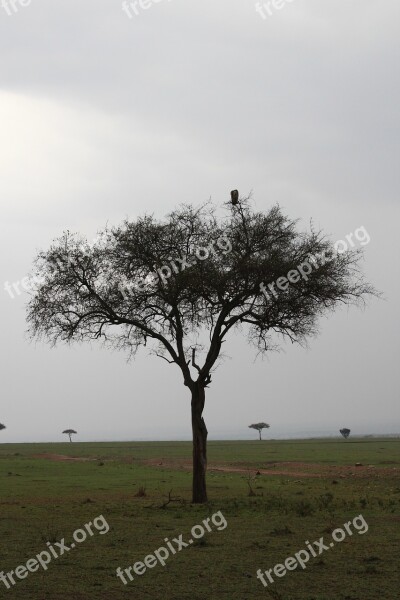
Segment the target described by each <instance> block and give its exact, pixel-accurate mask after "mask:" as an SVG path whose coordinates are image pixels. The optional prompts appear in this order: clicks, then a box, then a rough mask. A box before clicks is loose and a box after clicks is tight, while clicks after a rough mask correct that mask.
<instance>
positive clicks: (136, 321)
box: [28, 195, 374, 503]
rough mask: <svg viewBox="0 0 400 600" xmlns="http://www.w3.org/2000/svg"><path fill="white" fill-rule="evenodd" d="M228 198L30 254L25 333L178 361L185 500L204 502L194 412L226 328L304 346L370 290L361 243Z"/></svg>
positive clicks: (265, 346) (259, 342)
mask: <svg viewBox="0 0 400 600" xmlns="http://www.w3.org/2000/svg"><path fill="white" fill-rule="evenodd" d="M235 202H236V195H234V197H233V203H231V202H229V203H228V204H227V207H226V210H227V213H228V214H227V215H226V216H222V217H221V218H218V217H217V215H216V212H215V211H216V207H215V208H214V207H213V206H212V205H210V204H208V205H205V206H203V207H200V208H196V207H192V206H186V205H185V206H181V207H179V208H178V209H177V210H175V211H174V212H172V213H171V214H170V215H168V217H167V218H166V219H164V220H162V221H158V220H156V219H155V218H154V217H153V216H151V215H148V216H144V217H142V218H138V219H135V220H132V221H125V222H124V223H122V225H121V226H119V227H115V228H113V229H111V230H110V229H105V230H104V231H103V232H102V233H101V234H100V235H99V236H98V240H97V241H96V243H95V244H88V243H87V242H86V241H85V240H84V239H83V238H81V237H80V236H77V235H74V234H71V233H69V232H66V233H65V234H64V235H63V236H62V237H61V238H59V239H58V240H56V241H55V242H54V243H53V244H52V245H51V246H50V247H49V248H48V249H47V250H46V251H43V252H41V253H40V254H39V255H38V258H37V260H36V263H35V269H34V273H33V282H34V287H35V288H36V289H35V290H34V293H32V296H31V300H30V302H29V306H28V323H29V330H30V333H31V335H32V337H35V338H40V337H43V338H45V339H46V340H48V341H49V342H51V343H53V344H58V343H60V342H66V343H70V342H73V341H75V342H80V341H81V342H90V341H91V340H101V341H103V342H104V343H105V344H106V345H108V346H110V347H112V348H116V349H120V350H125V351H126V352H127V354H128V355H129V356H131V357H133V356H134V355H135V353H136V352H137V350H138V349H139V348H140V347H146V348H147V349H149V350H150V351H151V352H153V353H154V354H156V355H157V356H160V357H161V358H163V359H164V360H166V361H167V362H168V363H169V364H172V365H173V366H174V368H175V367H177V368H178V369H179V373H180V376H181V378H182V382H183V384H184V385H185V386H186V387H187V388H188V390H189V392H190V400H191V402H190V405H191V417H192V432H193V496H192V498H193V502H194V503H204V502H207V491H206V471H207V435H208V431H207V427H206V424H205V421H204V418H203V411H204V407H205V399H206V388H208V387H209V386H210V384H211V383H212V377H213V374H214V371H215V369H216V367H217V365H218V363H219V360H220V359H221V358H222V355H221V353H222V349H223V347H224V343H225V341H226V339H227V337H228V335H229V334H231V333H232V332H233V331H234V330H235V329H239V330H245V331H246V330H247V333H248V336H249V340H250V342H252V343H253V344H254V346H255V347H256V349H257V350H258V351H259V353H262V354H263V353H266V352H269V351H270V350H272V349H274V348H276V338H275V336H276V335H277V336H281V337H282V338H287V339H288V340H290V341H291V342H292V343H294V342H297V343H300V344H302V343H305V341H306V340H307V339H308V338H309V337H311V336H313V335H315V333H316V332H317V324H318V320H319V317H321V316H323V315H324V314H326V313H330V312H332V311H333V310H334V309H335V308H336V307H338V306H343V305H349V304H353V303H357V302H362V301H363V300H364V299H365V297H366V296H368V295H370V294H374V288H373V287H372V286H371V285H369V284H368V283H366V282H365V281H364V279H363V277H362V274H361V273H360V271H359V260H360V259H361V254H362V248H361V249H360V250H357V249H354V250H348V251H345V252H343V251H342V252H339V251H338V250H337V249H336V248H335V245H334V244H333V243H332V242H331V241H330V240H328V239H327V238H326V237H325V236H324V235H323V234H322V233H321V232H319V231H314V230H313V229H312V230H311V231H310V232H300V231H298V230H297V222H296V221H294V220H292V219H289V218H288V217H287V216H285V215H284V214H283V212H282V211H281V209H280V208H279V206H273V207H272V208H270V209H269V210H268V211H266V212H258V211H255V210H253V208H252V206H251V205H250V203H249V201H248V199H246V198H241V199H240V201H239V202H238V203H237V204H235ZM308 261H311V263H310V262H308ZM286 275H287V277H286ZM266 286H267V287H266ZM276 286H277V287H276ZM160 394H162V396H163V400H165V402H171V401H172V397H173V394H170V393H168V391H167V390H161V389H160ZM241 401H242V402H243V399H242V400H241ZM154 418H155V421H157V419H159V415H157V414H155V415H154Z"/></svg>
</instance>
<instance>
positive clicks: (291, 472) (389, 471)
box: [141, 458, 400, 479]
mask: <svg viewBox="0 0 400 600" xmlns="http://www.w3.org/2000/svg"><path fill="white" fill-rule="evenodd" d="M141 463H142V464H143V465H148V466H151V467H164V468H167V469H174V470H180V469H183V470H185V471H186V470H191V469H192V462H191V460H188V459H176V460H170V459H156V458H152V459H148V460H142V461H141ZM208 471H211V472H217V473H218V472H220V473H238V474H242V475H248V474H249V473H250V475H256V474H257V473H259V474H260V475H280V476H283V477H296V478H297V479H299V478H302V477H313V478H316V477H317V478H329V477H332V478H333V479H335V478H346V477H371V476H373V477H394V476H396V475H397V476H398V475H399V474H400V468H398V467H376V466H374V465H358V466H356V465H340V466H338V465H324V464H318V463H302V462H272V463H268V465H267V467H266V468H260V469H258V470H257V469H255V468H254V467H248V466H246V465H242V466H231V465H225V464H215V463H210V464H209V465H208Z"/></svg>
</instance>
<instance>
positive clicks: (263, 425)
mask: <svg viewBox="0 0 400 600" xmlns="http://www.w3.org/2000/svg"><path fill="white" fill-rule="evenodd" d="M249 427H250V429H256V430H257V431H258V433H259V435H260V440H261V439H262V438H261V432H262V430H263V429H269V427H270V426H269V425H268V423H264V422H262V423H253V424H252V425H249Z"/></svg>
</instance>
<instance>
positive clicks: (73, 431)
mask: <svg viewBox="0 0 400 600" xmlns="http://www.w3.org/2000/svg"><path fill="white" fill-rule="evenodd" d="M63 433H66V434H67V435H68V437H69V441H70V442H72V437H71V436H72V435H73V434H74V433H77V432H76V431H75V430H74V429H65V430H64V431H63Z"/></svg>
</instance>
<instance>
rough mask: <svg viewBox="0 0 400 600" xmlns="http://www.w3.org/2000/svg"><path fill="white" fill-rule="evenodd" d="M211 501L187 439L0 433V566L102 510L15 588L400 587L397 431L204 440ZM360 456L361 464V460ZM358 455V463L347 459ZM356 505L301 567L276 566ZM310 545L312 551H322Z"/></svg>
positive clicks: (156, 594)
mask: <svg viewBox="0 0 400 600" xmlns="http://www.w3.org/2000/svg"><path fill="white" fill-rule="evenodd" d="M208 459H209V471H208V495H209V503H208V504H207V505H204V506H201V505H192V504H191V503H190V499H191V443H190V442H124V443H117V442H115V443H114V442H105V443H79V442H75V441H74V442H73V443H62V444H61V443H60V444H2V445H0V477H1V481H2V484H1V494H0V504H1V511H0V540H1V554H0V556H1V564H0V570H1V571H4V572H9V571H11V570H15V569H16V568H17V567H18V566H19V565H26V563H27V561H28V560H29V559H32V558H35V556H37V555H38V554H39V553H40V552H42V551H46V550H48V549H49V546H48V545H47V542H50V544H52V545H53V546H55V547H56V548H57V545H56V542H60V541H61V540H62V538H65V544H67V545H70V544H71V539H72V533H73V532H74V531H75V530H77V529H81V528H82V527H83V526H84V525H85V524H86V523H89V522H93V521H94V519H96V517H98V516H100V515H103V517H104V519H105V521H106V523H107V524H108V526H109V531H107V532H105V531H104V529H103V533H101V532H100V528H99V530H96V529H94V530H93V535H91V536H90V535H87V539H86V540H85V541H83V542H82V543H77V544H76V545H75V548H73V549H71V550H70V551H68V552H64V554H63V555H62V556H59V557H58V558H57V559H56V558H54V559H52V560H51V562H50V563H49V564H48V568H47V570H46V571H45V570H43V569H42V568H39V569H38V570H37V571H36V572H29V573H28V575H27V576H26V577H25V578H24V579H22V580H20V579H18V578H17V579H16V584H15V585H14V586H11V587H10V589H7V588H6V586H5V585H4V584H3V583H1V582H0V598H10V599H12V600H21V599H24V600H123V599H125V598H140V599H143V598H149V599H150V598H151V599H155V600H158V599H160V600H161V599H162V600H165V599H169V598H174V599H178V600H204V599H208V598H210V599H211V598H221V599H227V600H228V599H237V600H239V599H240V600H247V599H253V598H257V599H258V598H267V599H269V598H272V599H274V600H396V599H397V598H398V597H399V588H400V586H399V583H400V577H399V541H400V480H399V474H400V470H399V467H400V439H398V438H382V439H378V438H353V439H348V440H342V439H338V440H334V439H323V440H294V441H268V440H267V441H261V442H260V441H258V440H257V441H240V442H238V441H226V442H225V441H224V442H217V441H214V442H209V456H208ZM357 463H359V464H357ZM356 465H357V466H356ZM218 511H221V513H222V515H223V517H224V518H225V520H226V523H227V526H226V527H224V528H222V527H220V528H219V529H218V528H217V527H216V526H214V525H213V523H212V521H209V523H211V527H210V528H211V531H206V533H205V535H204V536H203V537H201V538H200V539H197V540H194V543H193V544H191V545H189V546H188V547H184V548H182V549H181V550H180V551H179V552H176V554H174V555H173V554H172V553H171V555H170V556H169V558H168V559H167V560H166V561H165V566H164V567H163V566H161V565H160V564H158V563H157V564H156V565H155V566H153V567H152V568H147V570H146V572H144V573H143V575H140V576H139V575H136V574H133V575H134V580H133V581H129V580H128V583H127V585H124V584H123V583H122V581H121V580H120V579H119V578H117V576H116V570H117V568H118V567H121V568H122V569H125V568H127V567H129V566H132V565H134V564H135V563H136V562H138V561H143V560H144V558H145V557H146V556H148V555H150V554H153V553H154V551H155V550H157V549H158V548H159V547H161V546H165V545H166V542H165V541H164V540H165V538H168V539H169V540H172V539H173V538H179V536H180V535H181V534H182V539H183V540H185V539H186V540H188V539H189V538H190V533H191V529H192V528H193V526H195V525H197V524H201V523H202V522H203V520H204V519H206V518H210V517H211V516H212V515H213V514H215V513H217V512H218ZM358 515H362V516H363V518H364V520H365V522H366V523H367V524H368V531H365V532H364V533H363V534H360V533H359V532H358V531H357V530H356V529H353V535H351V536H350V535H346V537H345V538H344V539H343V541H341V542H340V543H339V542H335V544H334V546H332V547H329V549H328V550H325V551H324V552H322V553H321V554H317V556H316V557H315V558H314V557H311V558H310V560H309V561H308V562H307V564H306V568H305V569H304V570H303V569H301V568H300V567H297V568H296V569H294V570H291V571H288V572H287V573H286V575H284V576H283V577H276V576H273V577H274V583H272V584H271V583H268V587H264V586H263V585H262V583H261V581H260V580H259V579H257V570H258V569H261V570H262V571H265V570H268V569H273V568H274V566H275V565H276V564H277V563H284V561H285V559H287V558H288V557H289V556H294V555H295V553H296V552H299V550H301V549H304V548H306V541H309V542H313V541H314V540H319V539H320V538H321V537H323V538H324V542H325V543H326V544H329V543H330V541H331V540H332V536H331V534H332V531H333V530H334V529H335V528H338V527H343V525H344V523H346V522H348V521H352V520H353V519H354V518H355V517H356V516H358ZM317 552H318V551H317Z"/></svg>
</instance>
